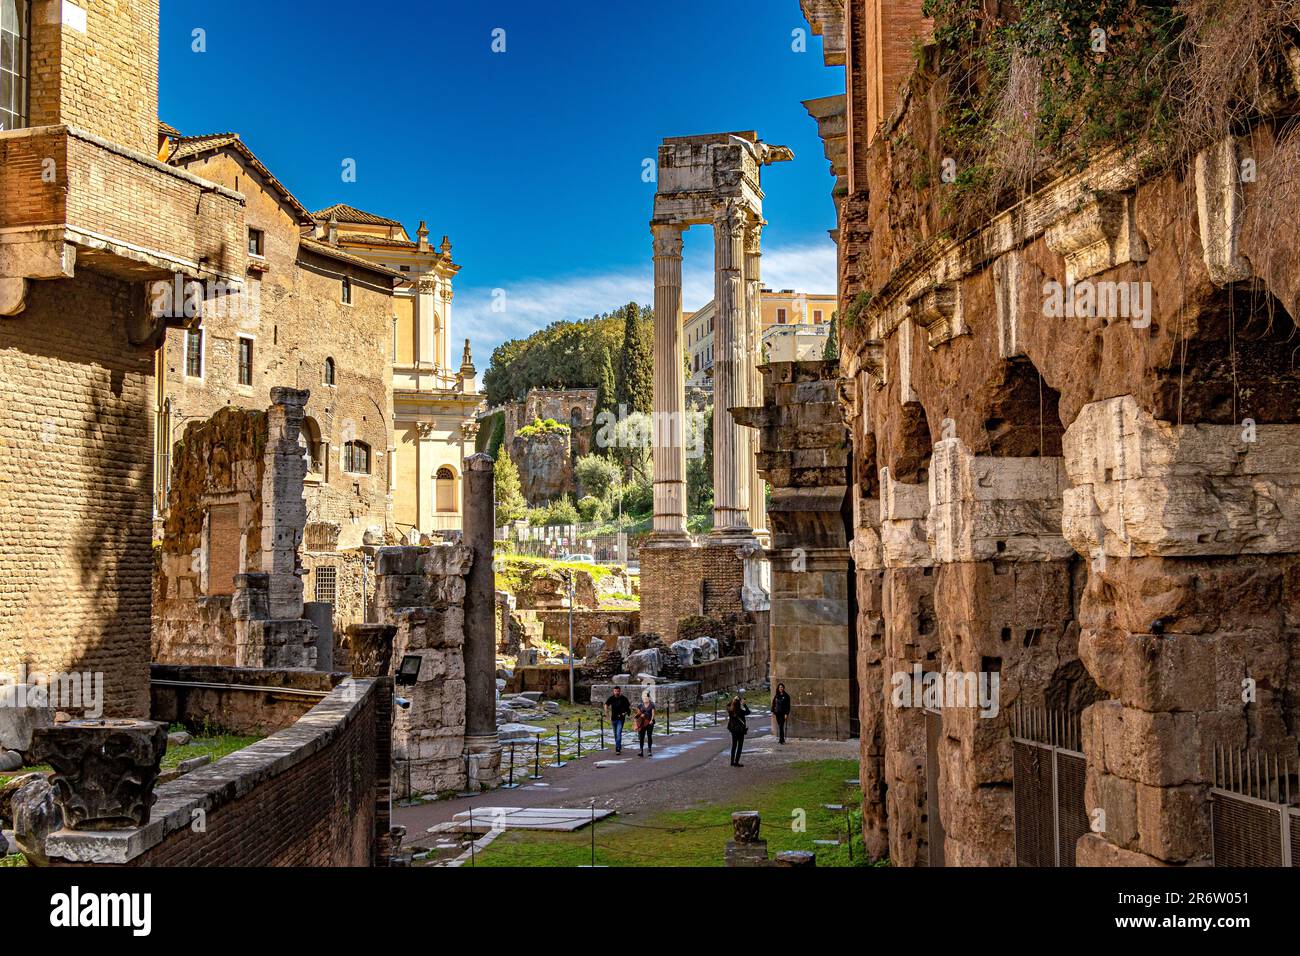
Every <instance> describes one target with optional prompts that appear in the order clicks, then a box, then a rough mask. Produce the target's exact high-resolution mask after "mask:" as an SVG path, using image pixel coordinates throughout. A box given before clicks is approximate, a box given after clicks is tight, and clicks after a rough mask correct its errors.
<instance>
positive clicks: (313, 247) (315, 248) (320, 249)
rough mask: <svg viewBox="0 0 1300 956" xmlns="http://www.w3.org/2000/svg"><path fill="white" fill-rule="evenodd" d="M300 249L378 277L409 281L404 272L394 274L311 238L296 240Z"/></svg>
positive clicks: (304, 237) (374, 263) (378, 265)
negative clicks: (367, 271) (372, 273)
mask: <svg viewBox="0 0 1300 956" xmlns="http://www.w3.org/2000/svg"><path fill="white" fill-rule="evenodd" d="M298 244H299V247H300V248H303V249H307V250H308V251H310V252H316V253H319V254H320V255H322V256H329V257H330V258H332V259H338V260H340V261H341V262H350V263H351V264H352V265H354V266H358V267H360V268H362V269H369V270H370V271H371V272H377V273H379V274H380V275H384V276H391V277H393V278H395V279H409V278H410V276H409V275H408V274H406V273H404V272H395V271H394V270H392V269H390V268H388V267H387V266H381V265H380V264H379V263H377V262H371V261H370V260H369V259H363V258H361V257H360V256H354V255H353V254H352V253H350V252H347V251H345V250H343V249H340V248H339V247H338V246H331V245H330V244H329V243H328V242H321V241H320V240H319V239H313V238H312V237H311V236H301V237H299V239H298Z"/></svg>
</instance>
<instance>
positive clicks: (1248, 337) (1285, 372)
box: [1154, 281, 1300, 425]
mask: <svg viewBox="0 0 1300 956" xmlns="http://www.w3.org/2000/svg"><path fill="white" fill-rule="evenodd" d="M1191 326H1192V327H1191V328H1190V329H1188V330H1186V331H1185V334H1184V336H1183V337H1182V338H1181V339H1176V340H1175V342H1174V346H1173V354H1172V356H1171V359H1170V363H1169V365H1168V366H1167V367H1165V368H1161V369H1158V370H1157V371H1158V374H1159V376H1160V382H1159V385H1158V386H1157V388H1156V397H1155V409H1154V413H1155V416H1156V418H1159V419H1162V420H1164V421H1170V422H1182V423H1185V424H1193V423H1196V424H1213V425H1239V424H1241V422H1242V420H1243V419H1246V418H1250V419H1253V420H1254V421H1255V422H1256V423H1258V424H1291V423H1296V422H1300V399H1298V398H1297V396H1300V330H1298V329H1297V326H1296V320H1295V318H1294V317H1293V316H1292V315H1291V313H1290V311H1288V309H1287V308H1286V306H1285V305H1283V304H1282V302H1281V300H1280V299H1278V298H1277V296H1275V295H1273V294H1272V293H1271V292H1269V291H1268V289H1267V288H1266V287H1265V286H1264V285H1263V284H1262V283H1258V282H1253V281H1248V282H1235V283H1229V284H1228V285H1226V286H1224V287H1223V288H1220V289H1215V290H1214V291H1213V292H1212V293H1211V294H1210V295H1208V296H1207V297H1206V298H1205V300H1204V301H1203V302H1202V304H1201V306H1200V309H1199V310H1198V311H1197V313H1196V316H1195V318H1194V319H1193V320H1192V323H1191Z"/></svg>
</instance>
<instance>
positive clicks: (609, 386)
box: [596, 349, 618, 414]
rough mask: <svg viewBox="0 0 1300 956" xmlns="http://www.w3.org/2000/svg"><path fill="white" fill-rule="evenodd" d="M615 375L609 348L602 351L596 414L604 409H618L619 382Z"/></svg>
mask: <svg viewBox="0 0 1300 956" xmlns="http://www.w3.org/2000/svg"><path fill="white" fill-rule="evenodd" d="M617 381H618V380H617V379H616V378H615V376H614V361H613V359H611V358H610V355H609V349H605V350H603V351H602V352H601V356H600V375H599V377H598V378H597V380H596V414H600V413H601V412H604V411H617V409H616V407H615V406H616V405H617V404H618V384H617Z"/></svg>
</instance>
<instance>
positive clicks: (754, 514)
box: [744, 219, 767, 534]
mask: <svg viewBox="0 0 1300 956" xmlns="http://www.w3.org/2000/svg"><path fill="white" fill-rule="evenodd" d="M763 225H764V223H763V220H761V219H755V220H751V221H750V223H749V227H748V228H747V229H746V230H745V329H746V334H747V336H748V339H749V348H748V359H747V361H746V362H745V381H746V392H747V396H748V398H747V401H746V402H745V404H746V405H749V406H751V407H758V406H759V405H762V404H763V376H762V374H761V373H760V372H759V371H758V366H759V365H760V364H761V363H762V361H763V282H762V279H761V278H760V277H759V263H760V259H761V258H762V252H761V251H760V250H759V240H760V238H761V237H762V234H763ZM744 434H745V438H746V439H747V440H748V444H747V451H746V454H747V456H748V460H749V469H748V470H747V472H746V477H747V479H748V483H749V525H750V527H751V528H753V529H754V531H755V532H756V533H760V534H761V533H764V532H765V531H766V530H767V502H766V499H765V496H764V494H763V479H762V477H760V476H759V474H758V458H757V455H758V429H756V428H746V429H745V432H744Z"/></svg>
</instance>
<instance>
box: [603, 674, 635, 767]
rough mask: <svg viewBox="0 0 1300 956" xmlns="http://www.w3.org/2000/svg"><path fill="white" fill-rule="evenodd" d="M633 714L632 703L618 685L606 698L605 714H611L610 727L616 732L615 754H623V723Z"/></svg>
mask: <svg viewBox="0 0 1300 956" xmlns="http://www.w3.org/2000/svg"><path fill="white" fill-rule="evenodd" d="M631 712H632V702H631V701H630V700H628V699H627V698H626V697H624V696H623V690H622V688H620V687H619V686H618V685H617V684H615V685H614V692H613V693H612V694H610V695H609V696H608V697H607V698H605V713H607V714H609V726H610V729H611V730H613V731H614V753H616V754H621V753H622V752H623V723H624V722H625V721H626V720H627V715H628V714H630V713H631Z"/></svg>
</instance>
